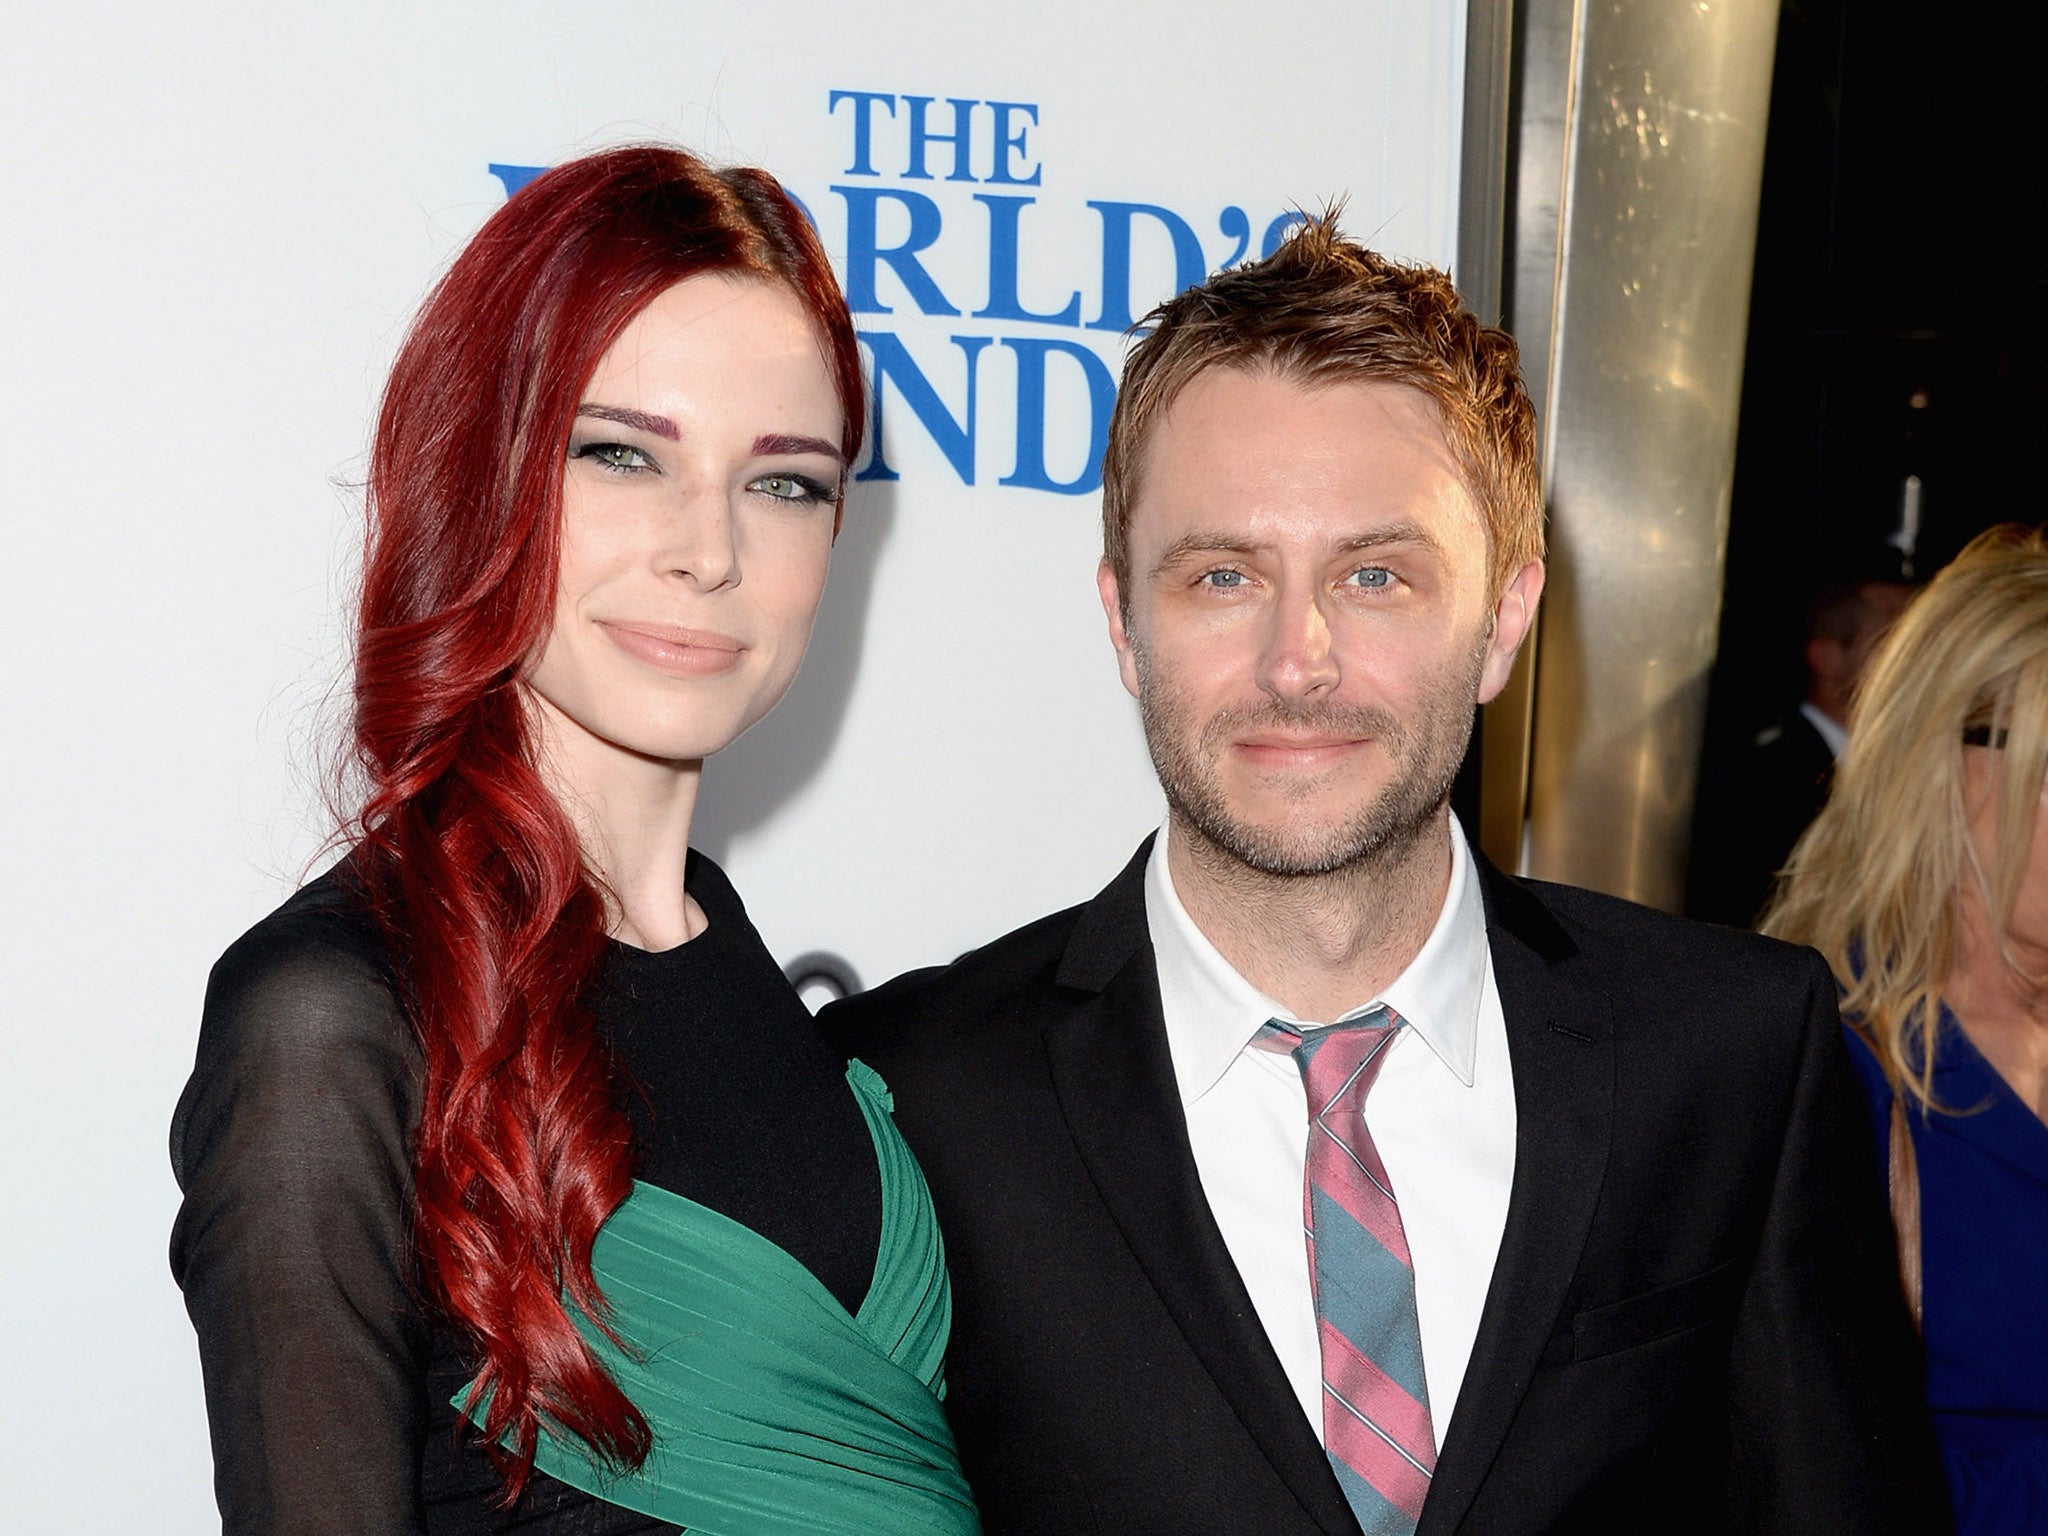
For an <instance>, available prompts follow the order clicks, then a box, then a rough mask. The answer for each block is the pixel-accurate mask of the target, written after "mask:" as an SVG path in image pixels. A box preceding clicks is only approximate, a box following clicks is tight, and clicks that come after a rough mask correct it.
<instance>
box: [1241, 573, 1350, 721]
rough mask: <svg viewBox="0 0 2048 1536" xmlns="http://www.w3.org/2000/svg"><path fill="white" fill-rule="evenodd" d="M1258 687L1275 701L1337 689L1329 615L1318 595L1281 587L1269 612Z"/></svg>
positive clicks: (1306, 696) (1334, 653)
mask: <svg viewBox="0 0 2048 1536" xmlns="http://www.w3.org/2000/svg"><path fill="white" fill-rule="evenodd" d="M1259 686H1260V687H1261V688H1263V689H1265V690H1266V692H1268V693H1270V694H1273V695H1274V696H1275V697H1277V698H1283V699H1302V698H1308V697H1311V696H1312V695H1314V694H1317V693H1320V692H1324V691H1326V690H1328V689H1331V688H1334V687H1336V686H1337V653H1336V648H1335V646H1334V645H1333V643H1332V641H1331V635H1330V620H1329V615H1328V614H1327V613H1325V612H1324V611H1323V606H1322V604H1321V602H1320V601H1318V594H1317V593H1316V592H1314V591H1312V590H1308V589H1305V588H1304V589H1298V590H1290V589H1286V588H1283V589H1282V591H1281V592H1280V595H1279V598H1278V600H1277V601H1276V602H1275V603H1274V605H1273V608H1272V610H1271V614H1270V619H1269V626H1268V630H1267V635H1266V645H1265V651H1264V654H1263V655H1262V656H1261V657H1260V668H1259Z"/></svg>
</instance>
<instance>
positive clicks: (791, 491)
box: [751, 475, 839, 501]
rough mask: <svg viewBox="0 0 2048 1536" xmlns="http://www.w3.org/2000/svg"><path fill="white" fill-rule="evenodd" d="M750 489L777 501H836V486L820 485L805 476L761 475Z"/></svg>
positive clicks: (837, 489)
mask: <svg viewBox="0 0 2048 1536" xmlns="http://www.w3.org/2000/svg"><path fill="white" fill-rule="evenodd" d="M751 489H753V490H757V491H759V492H760V493H761V494H762V495H764V496H772V497H773V498H774V499H775V500H777V501H837V500H838V499H839V488H838V487H837V486H828V485H820V484H819V483H818V482H817V481H815V480H813V479H811V478H810V477H809V476H807V475H763V476H761V478H760V479H758V480H756V481H755V482H754V483H753V485H752V487H751Z"/></svg>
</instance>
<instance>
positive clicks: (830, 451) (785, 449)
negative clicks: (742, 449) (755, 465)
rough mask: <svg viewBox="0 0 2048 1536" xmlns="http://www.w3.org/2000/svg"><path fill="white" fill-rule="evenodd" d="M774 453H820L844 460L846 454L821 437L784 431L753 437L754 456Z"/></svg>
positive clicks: (835, 444)
mask: <svg viewBox="0 0 2048 1536" xmlns="http://www.w3.org/2000/svg"><path fill="white" fill-rule="evenodd" d="M775 453H822V454H823V455H825V457H826V458H828V459H837V460H838V461H839V462H840V463H841V464H844V463H845V462H846V455H845V454H843V453H841V452H840V451H839V445H838V444H837V443H828V442H826V441H825V439H823V438H822V437H797V436H793V435H791V434H789V433H786V432H767V433H763V434H762V435H761V436H760V437H757V438H755V439H754V454H755V456H756V457H766V456H767V455H769V454H775Z"/></svg>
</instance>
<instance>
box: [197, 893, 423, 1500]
mask: <svg viewBox="0 0 2048 1536" xmlns="http://www.w3.org/2000/svg"><path fill="white" fill-rule="evenodd" d="M419 1077H420V1061H419V1052H418V1047H417V1045H416V1044H415V1042H414V1040H413V1037H412V1033H411V1030H410V1028H409V1027H408V1025H407V1023H406V1021H405V1018H404V1016H403V1014H402V1012H401V1010H400V1007H399V1003H398V997H397V993H396V991H395V989H394V986H393V983H392V980H391V978H390V976H389V974H388V970H387V967H386V965H385V964H384V961H383V959H382V949H381V946H380V945H379V944H378V942H377V939H376V936H375V934H374V932H373V931H371V930H370V928H369V926H368V924H367V923H366V922H365V921H364V920H363V919H362V918H361V917H360V916H359V915H358V914H356V913H354V912H353V911H352V910H351V909H349V908H348V907H347V906H346V904H345V902H344V901H343V900H342V899H341V898H340V896H339V894H338V892H337V890H336V888H335V886H334V885H333V884H332V883H331V882H330V881H321V882H316V883H315V884H314V885H312V886H309V887H308V888H307V889H306V890H305V891H302V892H301V893H300V894H299V895H298V896H296V897H294V898H293V899H292V901H291V902H289V903H287V904H286V905H285V906H284V907H283V908H282V909H280V910H279V911H278V912H277V913H275V914H273V915H272V916H271V917H269V918H267V919H265V920H264V921H263V922H262V923H260V924H258V925H257V926H256V927H255V928H254V929H252V930H251V931H250V932H249V933H248V934H247V935H245V936H244V937H243V938H242V939H241V940H240V941H239V942H238V943H236V944H235V946H234V947H233V948H232V949H230V950H229V951H228V952H227V954H225V955H224V956H222V958H221V960H220V962H219V963H218V964H217V965H216V966H215V967H214V969H213V974H212V977H211V978H210V980H209V981H208V984H207V991H206V1012H205V1017H204V1020H203V1022H202V1024H201V1026H200V1037H199V1054H198V1062H197V1065H196V1066H195V1068H194V1070H193V1073H192V1079H191V1081H190V1082H189V1083H188V1084H187V1085H186V1088H185V1092H184V1095H183V1097H182V1098H181V1099H180V1100H179V1102H178V1109H177V1114H176V1117H175V1118H174V1119H173V1121H172V1124H171V1162H172V1166H173V1168H174V1169H175V1170H176V1173H177V1176H178V1183H179V1185H180V1187H181V1188H182V1189H183V1190H184V1192H185V1201H184V1205H183V1207H182V1209H181V1210H180V1211H179V1213H178V1220H177V1225H176V1226H175V1228H174V1229H173V1231H172V1236H171V1268H172V1271H173V1273H174V1274H175V1275H176V1277H177V1280H178V1284H179V1285H180V1286H181V1287H182V1288H183V1289H184V1292H185V1305H186V1308H187V1310H188V1311H189V1312H190V1313H191V1316H192V1323H193V1326H194V1327H195V1328H196V1329H197V1330H198V1334H199V1354H200V1363H201V1365H202V1367H203V1369H204V1373H205V1379H206V1407H207V1417H208V1420H209V1422H210V1424H211V1427H212V1434H213V1457H214V1486H215V1491H216V1493H217V1495H218V1497H219V1500H220V1508H221V1515H222V1524H223V1529H224V1531H225V1532H227V1533H228V1536H243V1533H256V1532H262V1533H272V1536H321V1533H328V1532H333V1533H336V1536H340V1533H348V1536H360V1533H363V1532H369V1531H375V1532H379V1533H392V1536H410V1533H416V1532H419V1531H420V1530H421V1529H422V1516H421V1502H420V1486H419V1479H420V1455H421V1445H422V1440H423V1437H424V1435H425V1433H426V1423H427V1404H426V1380H427V1370H428V1364H429V1359H430V1353H431V1347H432V1346H431V1339H430V1336H429V1331H428V1326H427V1323H426V1320H425V1318H424V1317H423V1316H422V1314H421V1312H420V1309H419V1306H418V1303H417V1301H416V1299H415V1297H414V1294H413V1291H412V1289H411V1286H410V1284H409V1281H410V1276H411V1260H410V1253H411V1240H410V1227H409V1221H410V1203H411V1156H410V1144H411V1137H412V1133H413V1129H414V1127H415V1126H416V1125H417V1123H418V1116H419Z"/></svg>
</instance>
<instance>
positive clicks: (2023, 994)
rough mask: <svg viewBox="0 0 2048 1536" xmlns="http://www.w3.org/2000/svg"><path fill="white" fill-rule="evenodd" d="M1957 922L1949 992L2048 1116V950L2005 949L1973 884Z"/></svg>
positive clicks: (2022, 1091) (2003, 1070) (1993, 1058)
mask: <svg viewBox="0 0 2048 1536" xmlns="http://www.w3.org/2000/svg"><path fill="white" fill-rule="evenodd" d="M1958 919H1959V920H1958V922H1957V924H1956V960H1955V963H1954V964H1953V965H1952V966H1950V967H1949V974H1948V977H1947V979H1946V980H1945V981H1944V982H1943V984H1942V999H1943V1001H1945V1002H1946V1003H1947V1004H1948V1007H1949V1011H1950V1012H1951V1013H1953V1014H1954V1015H1955V1017H1956V1022H1957V1023H1958V1024H1960V1025H1961V1026H1962V1030H1963V1033H1964V1034H1966V1035H1968V1036H1969V1037H1970V1043H1971V1044H1972V1045H1974V1046H1976V1048H1977V1051H1978V1054H1980V1055H1981V1056H1983V1058H1984V1059H1985V1060H1986V1061H1988V1062H1990V1063H1991V1065H1992V1067H1993V1068H1994V1069H1995V1070H1996V1071H1997V1073H1998V1075H1999V1076H2000V1077H2002V1078H2004V1079H2005V1081H2006V1083H2007V1085H2008V1086H2009V1087H2011V1089H2012V1091H2013V1092H2014V1093H2016V1094H2018V1095H2019V1097H2020V1099H2021V1101H2022V1102H2024V1103H2025V1104H2026V1105H2027V1107H2028V1108H2030V1109H2031V1110H2033V1112H2034V1114H2035V1115H2036V1116H2037V1117H2039V1118H2040V1119H2041V1120H2042V1121H2043V1122H2044V1123H2048V951H2044V950H2043V949H2041V948H2040V947H2039V946H2033V945H2027V944H2024V943H2019V942H2015V943H2012V944H2009V945H2008V948H2009V949H2010V951H2011V958H2012V960H2014V961H2017V962H2018V967H2019V969H2018V972H2017V973H2016V972H2015V970H2014V967H2013V965H2012V964H2009V963H2008V961H2007V957H2006V956H2005V955H2003V954H2000V953H1999V949H1998V945H1997V944H1996V943H1995V942H1994V941H1993V938H1992V932H1993V930H1992V926H1991V922H1990V919H1989V916H1988V914H1986V912H1985V910H1984V905H1983V901H1982V899H1981V898H1980V897H1979V896H1978V894H1977V893H1976V892H1975V891H1973V890H1966V891H1965V893H1964V896H1963V899H1962V904H1961V911H1960V912H1959V913H1958Z"/></svg>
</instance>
